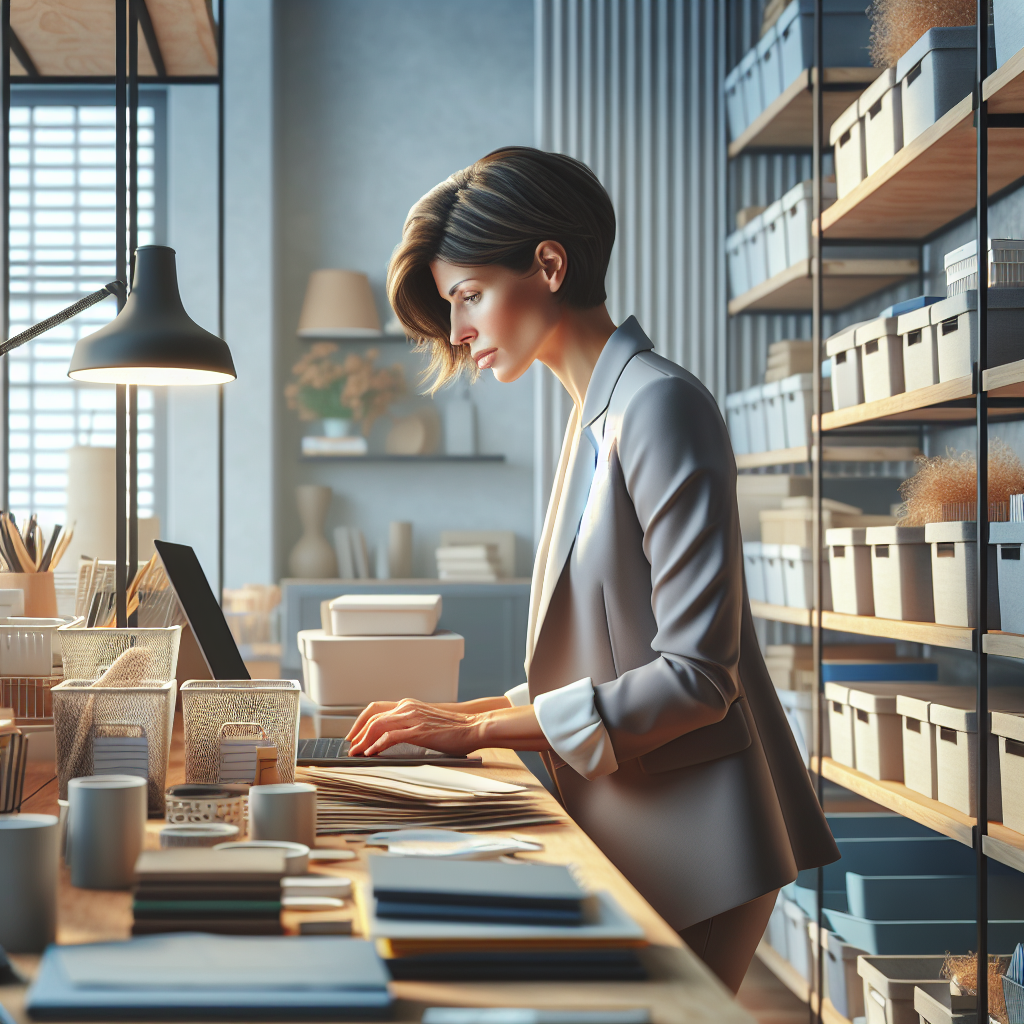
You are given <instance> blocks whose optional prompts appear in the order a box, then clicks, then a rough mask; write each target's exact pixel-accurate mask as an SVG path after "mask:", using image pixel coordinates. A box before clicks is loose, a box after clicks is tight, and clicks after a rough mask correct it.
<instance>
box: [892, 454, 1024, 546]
mask: <svg viewBox="0 0 1024 1024" xmlns="http://www.w3.org/2000/svg"><path fill="white" fill-rule="evenodd" d="M917 464H918V467H919V469H918V471H917V472H916V473H915V474H914V475H913V476H912V477H910V479H909V480H904V481H903V483H902V484H900V497H901V498H902V499H903V507H902V508H901V509H900V511H899V512H898V513H897V518H898V521H899V524H900V526H924V525H925V523H941V522H942V521H943V518H944V517H943V514H942V512H943V510H942V506H943V505H953V504H961V505H963V506H972V505H973V503H974V502H975V500H976V498H977V487H978V474H977V465H976V463H975V459H974V453H973V452H960V453H959V454H958V453H957V452H956V450H955V449H952V448H947V449H946V454H945V456H941V457H940V456H936V457H934V458H930V459H926V458H920V459H918V460H917ZM1021 493H1024V466H1022V465H1021V462H1020V459H1019V458H1018V457H1017V454H1016V452H1014V451H1013V449H1012V448H1010V446H1009V445H1007V444H1006V443H1005V442H1003V441H1001V440H1000V439H999V438H998V437H993V438H992V439H991V441H990V442H989V446H988V500H989V507H990V509H992V508H993V506H994V507H995V508H997V509H1004V508H1005V509H1006V510H1008V509H1009V504H1010V495H1011V494H1021ZM947 518H948V517H947ZM989 518H990V519H994V518H1002V519H1006V518H1009V517H1008V515H998V516H994V515H991V514H990V516H989Z"/></svg>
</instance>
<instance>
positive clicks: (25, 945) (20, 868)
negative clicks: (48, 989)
mask: <svg viewBox="0 0 1024 1024" xmlns="http://www.w3.org/2000/svg"><path fill="white" fill-rule="evenodd" d="M59 834H60V833H59V829H58V827H57V818H56V816H55V815H53V814H3V815H0V946H2V947H3V948H4V949H6V950H7V951H8V952H9V953H41V952H42V951H43V950H44V949H45V948H46V946H47V945H48V944H49V943H51V942H53V940H54V937H55V935H56V931H57V860H58V851H57V842H58V836H59Z"/></svg>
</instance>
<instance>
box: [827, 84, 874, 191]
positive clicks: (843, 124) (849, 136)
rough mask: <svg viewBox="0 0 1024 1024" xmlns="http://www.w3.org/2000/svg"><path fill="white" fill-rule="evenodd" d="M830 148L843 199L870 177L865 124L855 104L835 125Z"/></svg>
mask: <svg viewBox="0 0 1024 1024" xmlns="http://www.w3.org/2000/svg"><path fill="white" fill-rule="evenodd" d="M828 144H829V145H830V146H832V147H833V151H834V153H835V168H836V192H837V194H838V195H839V198H840V199H842V197H843V196H845V195H846V193H847V192H852V191H853V190H854V189H855V188H856V187H857V186H858V185H859V184H860V183H861V182H862V181H863V180H864V178H865V177H866V176H867V165H866V163H865V159H864V122H863V121H862V120H861V117H860V112H859V108H858V105H857V101H856V100H854V101H853V103H851V104H850V106H848V107H847V108H846V109H845V110H844V111H843V112H842V113H841V114H840V115H839V116H838V117H837V118H836V119H835V120H834V121H833V122H832V128H831V129H830V130H829V133H828Z"/></svg>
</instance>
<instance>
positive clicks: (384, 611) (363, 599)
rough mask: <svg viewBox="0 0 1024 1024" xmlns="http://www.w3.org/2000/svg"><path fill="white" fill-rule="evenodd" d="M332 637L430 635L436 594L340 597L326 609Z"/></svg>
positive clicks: (435, 613) (436, 607)
mask: <svg viewBox="0 0 1024 1024" xmlns="http://www.w3.org/2000/svg"><path fill="white" fill-rule="evenodd" d="M327 608H328V610H329V611H330V613H331V633H332V634H333V635H334V636H430V635H431V634H433V632H434V630H435V629H437V622H438V619H440V618H441V595H440V594H342V595H341V597H336V598H335V599H334V600H333V601H331V602H330V604H328V606H327Z"/></svg>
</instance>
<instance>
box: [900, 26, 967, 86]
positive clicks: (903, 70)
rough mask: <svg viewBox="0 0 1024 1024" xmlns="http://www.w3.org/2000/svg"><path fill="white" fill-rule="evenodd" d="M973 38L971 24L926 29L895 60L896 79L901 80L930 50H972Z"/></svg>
mask: <svg viewBox="0 0 1024 1024" xmlns="http://www.w3.org/2000/svg"><path fill="white" fill-rule="evenodd" d="M975 39H976V36H975V31H974V26H973V25H964V26H962V27H960V26H958V27H956V28H930V29H928V31H927V32H925V34H924V35H923V36H921V38H920V39H918V41H917V42H916V43H914V45H913V46H912V47H911V48H910V49H909V50H907V52H906V53H905V54H903V56H902V57H900V59H899V60H898V61H897V62H896V81H897V82H902V81H903V79H904V78H906V77H907V75H908V73H909V72H910V70H911V69H912V68H913V67H915V66H916V65H917V64H919V63H920V62H921V61H922V60H923V59H924V57H925V55H926V54H929V53H931V52H932V50H973V49H974V44H975Z"/></svg>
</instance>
